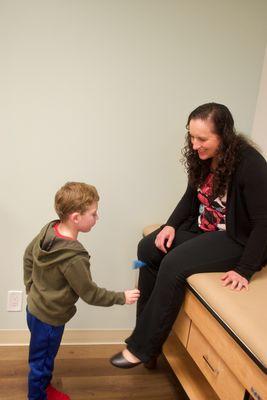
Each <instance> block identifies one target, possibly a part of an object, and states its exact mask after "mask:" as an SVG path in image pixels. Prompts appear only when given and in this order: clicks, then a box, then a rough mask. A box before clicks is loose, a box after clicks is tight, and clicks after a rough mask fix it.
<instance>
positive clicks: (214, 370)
mask: <svg viewBox="0 0 267 400" xmlns="http://www.w3.org/2000/svg"><path fill="white" fill-rule="evenodd" d="M202 357H203V359H204V361H205V362H206V363H207V365H208V366H209V368H210V369H211V371H212V372H213V373H214V375H218V373H219V371H218V370H217V369H214V368H213V366H212V365H211V363H210V362H209V360H208V356H202Z"/></svg>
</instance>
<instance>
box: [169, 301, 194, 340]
mask: <svg viewBox="0 0 267 400" xmlns="http://www.w3.org/2000/svg"><path fill="white" fill-rule="evenodd" d="M190 325H191V319H190V318H189V317H188V315H187V314H186V313H185V312H184V308H183V307H182V308H181V310H180V312H179V314H178V317H177V318H176V321H175V322H174V324H173V327H172V331H173V332H174V333H175V335H176V336H177V337H178V338H179V339H180V342H181V343H182V344H183V345H184V347H186V346H187V342H188V336H189V330H190Z"/></svg>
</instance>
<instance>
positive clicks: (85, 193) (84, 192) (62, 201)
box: [55, 182, 99, 221]
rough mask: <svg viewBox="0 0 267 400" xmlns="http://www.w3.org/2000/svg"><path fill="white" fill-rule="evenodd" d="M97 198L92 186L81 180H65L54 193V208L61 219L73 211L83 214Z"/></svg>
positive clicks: (63, 219) (64, 219)
mask: <svg viewBox="0 0 267 400" xmlns="http://www.w3.org/2000/svg"><path fill="white" fill-rule="evenodd" d="M98 200H99V195H98V193H97V190H96V188H95V187H94V186H92V185H88V184H87V183H82V182H67V183H65V185H64V186H62V187H61V188H60V189H59V190H58V191H57V193H56V195H55V210H56V213H57V215H58V216H59V218H60V220H61V221H66V219H67V218H68V216H69V215H70V214H72V213H73V212H79V213H80V214H83V213H85V212H86V211H87V209H88V207H90V206H91V205H92V204H93V203H95V202H97V201H98Z"/></svg>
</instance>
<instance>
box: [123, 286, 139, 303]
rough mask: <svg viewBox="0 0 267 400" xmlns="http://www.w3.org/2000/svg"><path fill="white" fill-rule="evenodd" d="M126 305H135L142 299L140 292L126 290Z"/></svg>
mask: <svg viewBox="0 0 267 400" xmlns="http://www.w3.org/2000/svg"><path fill="white" fill-rule="evenodd" d="M124 294H125V304H134V303H135V302H136V301H137V300H138V299H139V297H140V290H138V289H131V290H125V292H124Z"/></svg>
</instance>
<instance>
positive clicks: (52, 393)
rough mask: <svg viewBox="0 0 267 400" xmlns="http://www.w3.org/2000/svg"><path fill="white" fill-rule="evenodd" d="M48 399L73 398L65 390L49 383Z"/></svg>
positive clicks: (63, 399)
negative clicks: (62, 390) (60, 389)
mask: <svg viewBox="0 0 267 400" xmlns="http://www.w3.org/2000/svg"><path fill="white" fill-rule="evenodd" d="M46 394H47V400H71V399H70V397H69V396H68V395H67V394H66V393H63V392H60V391H59V390H57V389H55V388H54V387H53V386H52V385H48V386H47V389H46Z"/></svg>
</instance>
